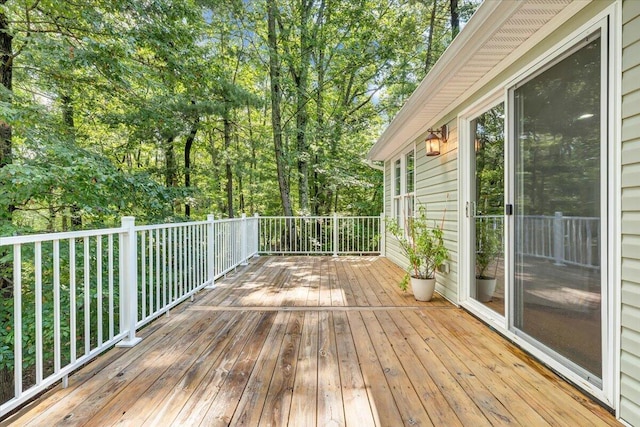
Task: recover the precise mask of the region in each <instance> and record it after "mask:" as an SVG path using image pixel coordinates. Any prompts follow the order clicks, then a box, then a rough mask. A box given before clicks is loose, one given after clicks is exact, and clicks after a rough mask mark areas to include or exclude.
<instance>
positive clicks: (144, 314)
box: [142, 230, 154, 319]
mask: <svg viewBox="0 0 640 427" xmlns="http://www.w3.org/2000/svg"><path fill="white" fill-rule="evenodd" d="M147 238H148V239H149V261H148V265H149V283H148V284H147V286H148V292H147V298H149V306H148V307H149V311H147V312H145V311H144V310H142V318H143V319H144V318H145V317H147V316H148V315H150V314H151V313H153V286H154V282H153V230H149V233H148V235H147Z"/></svg>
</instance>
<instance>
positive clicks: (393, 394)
mask: <svg viewBox="0 0 640 427" xmlns="http://www.w3.org/2000/svg"><path fill="white" fill-rule="evenodd" d="M402 274H403V272H402V271H401V270H400V269H399V268H398V267H396V266H395V265H393V264H392V263H391V262H390V261H388V260H386V259H384V258H377V257H344V258H343V257H341V258H331V257H262V258H257V259H255V260H254V261H253V262H252V263H251V264H250V265H249V266H248V267H243V268H240V269H239V271H238V272H237V273H236V274H234V275H229V276H228V277H227V278H225V279H224V280H221V281H219V282H218V283H217V285H218V287H217V288H216V289H215V290H206V291H204V292H202V293H201V294H199V295H198V296H197V298H196V300H195V302H192V303H184V304H182V305H180V306H178V307H177V308H176V309H174V310H173V311H172V312H171V315H170V316H167V317H162V318H161V319H159V320H157V321H155V322H154V323H153V324H151V325H150V326H149V327H147V328H145V329H144V330H142V331H141V332H140V334H139V335H140V336H142V337H143V338H144V339H143V341H142V342H141V343H140V344H139V345H137V346H136V347H134V348H132V349H120V348H117V349H113V350H111V351H109V352H107V353H106V354H105V355H103V356H101V357H99V358H98V359H97V360H96V361H94V362H93V363H91V364H90V365H88V366H86V367H85V368H83V369H82V370H80V371H78V372H77V373H76V374H74V375H73V376H71V377H70V380H69V387H68V388H67V389H61V388H60V387H57V388H55V389H52V390H50V391H49V392H47V393H45V394H44V395H43V396H42V397H41V398H40V399H38V400H36V401H35V402H33V403H31V404H30V405H29V406H27V407H26V408H24V409H22V410H21V411H20V412H18V413H17V414H15V415H14V416H13V417H11V418H10V419H8V420H5V421H4V422H3V423H2V424H3V425H5V424H8V423H10V424H11V425H56V424H64V425H96V426H107V425H115V424H124V425H149V426H164V425H181V426H191V425H206V426H218V425H220V426H225V425H247V426H257V425H290V426H315V425H317V426H327V425H347V426H374V425H376V426H397V425H403V424H404V425H446V426H455V425H468V426H482V425H525V426H533V425H535V426H541V425H553V426H556V425H581V426H584V425H618V423H617V422H616V421H615V419H614V418H613V416H611V415H610V414H608V413H607V412H606V411H605V410H604V409H602V408H601V407H599V406H598V405H597V404H595V403H593V402H592V401H591V400H589V398H588V397H586V396H584V395H583V394H581V393H580V392H579V391H577V390H576V389H574V388H573V387H571V386H570V385H568V384H567V383H565V382H564V381H563V380H561V379H560V378H558V377H557V376H556V375H555V374H553V373H552V372H550V371H548V370H547V369H546V368H544V367H543V366H541V365H540V364H539V363H537V362H536V361H534V360H532V359H531V358H530V357H528V356H527V355H526V354H524V353H523V352H521V351H520V350H519V349H517V348H516V347H514V346H513V345H511V344H510V343H508V342H507V341H506V340H504V339H503V338H502V337H500V336H499V335H498V334H496V333H494V332H492V331H491V330H490V329H489V328H488V327H486V326H484V325H483V324H481V323H480V322H479V321H478V320H477V319H475V318H474V317H472V316H470V315H468V314H467V313H466V312H464V311H463V310H461V309H458V308H456V307H455V306H453V305H451V304H450V303H448V302H446V301H445V300H444V299H442V297H440V296H437V297H435V298H434V300H433V301H431V302H428V303H420V302H416V301H415V300H414V299H413V298H412V297H411V296H410V295H408V294H404V293H402V292H401V291H399V290H398V288H397V287H396V283H397V282H398V281H399V279H400V277H401V275H402Z"/></svg>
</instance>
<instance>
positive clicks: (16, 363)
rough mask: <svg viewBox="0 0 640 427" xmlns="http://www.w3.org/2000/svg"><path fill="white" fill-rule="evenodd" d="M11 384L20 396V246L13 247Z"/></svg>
mask: <svg viewBox="0 0 640 427" xmlns="http://www.w3.org/2000/svg"><path fill="white" fill-rule="evenodd" d="M13 372H14V377H13V382H14V387H15V391H14V394H15V397H16V398H19V397H20V396H22V245H20V244H15V245H13Z"/></svg>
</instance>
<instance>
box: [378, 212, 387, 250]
mask: <svg viewBox="0 0 640 427" xmlns="http://www.w3.org/2000/svg"><path fill="white" fill-rule="evenodd" d="M384 219H385V218H384V212H381V213H380V239H378V245H380V247H379V248H378V249H379V250H380V256H387V228H386V225H387V224H385V220H384Z"/></svg>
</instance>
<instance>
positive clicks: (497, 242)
mask: <svg viewBox="0 0 640 427" xmlns="http://www.w3.org/2000/svg"><path fill="white" fill-rule="evenodd" d="M501 234H502V233H501V229H500V227H498V224H497V223H495V222H494V221H482V222H480V223H476V299H477V300H478V301H480V302H489V301H491V299H492V298H493V293H494V292H495V290H496V272H497V270H498V262H497V258H498V257H499V256H500V254H501V253H502V239H501ZM492 266H493V271H491V270H490V267H492Z"/></svg>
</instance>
